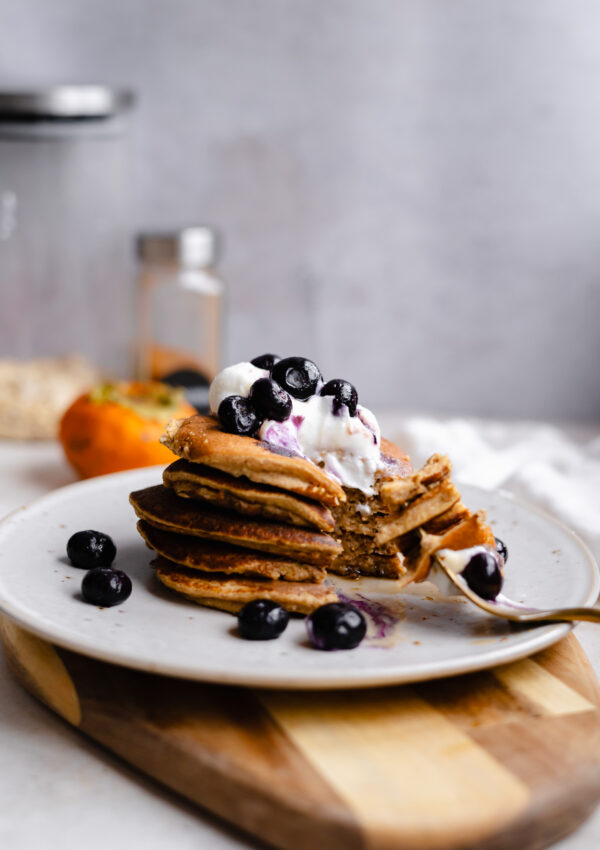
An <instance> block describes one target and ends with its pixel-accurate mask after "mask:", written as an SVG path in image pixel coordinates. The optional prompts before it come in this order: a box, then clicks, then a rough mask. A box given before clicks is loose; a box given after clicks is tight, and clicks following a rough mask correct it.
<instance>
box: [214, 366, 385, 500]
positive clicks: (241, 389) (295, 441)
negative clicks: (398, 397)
mask: <svg viewBox="0 0 600 850" xmlns="http://www.w3.org/2000/svg"><path fill="white" fill-rule="evenodd" d="M267 377H269V372H268V371H267V370H265V369H259V368H257V367H256V366H253V365H252V364H251V363H246V362H242V363H236V364H235V365H233V366H228V367H227V368H226V369H223V371H222V372H220V373H219V374H218V375H217V376H216V378H215V379H214V381H213V382H212V384H211V386H210V393H209V401H210V409H211V413H213V414H215V415H216V414H217V412H218V409H219V405H220V403H221V402H222V401H223V399H224V398H227V396H230V395H241V396H248V395H249V394H250V389H251V387H252V384H253V383H254V382H255V381H257V380H258V379H259V378H267ZM256 436H257V437H258V438H259V439H260V440H264V441H265V442H267V443H269V444H271V445H273V446H278V447H279V448H282V449H285V450H287V451H290V452H293V453H294V454H298V455H300V456H301V457H304V458H307V459H308V460H311V461H312V462H313V463H316V464H318V465H320V466H322V467H323V468H324V469H325V471H326V472H328V473H329V475H331V476H332V477H333V478H335V479H336V480H337V481H339V482H340V483H341V484H343V485H345V486H346V487H354V488H356V489H357V490H362V492H363V493H365V494H367V495H372V494H373V493H374V492H375V490H374V486H373V484H374V480H375V473H376V472H377V470H378V469H381V468H382V466H383V462H382V457H381V433H380V430H379V425H378V423H377V420H376V418H375V416H374V415H373V414H372V413H371V411H370V410H368V409H367V408H366V407H363V406H362V405H360V404H359V405H358V406H357V409H356V416H350V413H349V411H348V408H347V407H346V406H345V405H342V406H341V407H340V409H339V411H338V412H337V413H334V412H333V399H332V397H331V396H321V395H313V396H311V397H310V398H308V399H307V400H306V401H300V400H299V399H297V398H292V412H291V414H290V416H289V418H288V419H286V420H285V421H284V422H276V421H275V420H273V419H265V420H264V422H263V423H262V425H261V426H260V428H259V430H258V432H257V434H256Z"/></svg>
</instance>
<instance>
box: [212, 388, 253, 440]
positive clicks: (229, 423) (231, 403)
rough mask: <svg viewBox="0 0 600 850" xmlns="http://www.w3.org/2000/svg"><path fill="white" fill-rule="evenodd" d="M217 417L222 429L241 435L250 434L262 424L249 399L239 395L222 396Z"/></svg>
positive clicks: (246, 435)
mask: <svg viewBox="0 0 600 850" xmlns="http://www.w3.org/2000/svg"><path fill="white" fill-rule="evenodd" d="M218 417H219V422H220V423H221V428H222V429H223V430H224V431H228V432H229V433H230V434H240V435H241V436H243V437H248V436H252V434H254V433H256V431H258V429H259V428H260V426H261V424H262V422H261V420H260V419H259V416H258V413H257V412H256V410H255V409H254V405H253V404H252V402H251V401H250V399H247V398H244V397H243V396H241V395H228V396H227V398H224V399H223V401H222V402H221V404H220V405H219V410H218Z"/></svg>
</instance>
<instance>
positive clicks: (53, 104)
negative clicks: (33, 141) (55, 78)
mask: <svg viewBox="0 0 600 850" xmlns="http://www.w3.org/2000/svg"><path fill="white" fill-rule="evenodd" d="M134 103H135V95H134V93H133V92H132V91H130V90H127V89H112V88H109V87H107V86H54V87H52V88H47V89H28V90H22V91H18V90H14V91H0V120H10V121H19V120H21V121H22V120H36V119H37V120H42V119H47V120H61V119H63V120H65V119H70V120H73V119H79V118H110V117H111V116H113V115H117V114H119V113H122V112H125V111H126V110H128V109H130V108H131V107H132V106H133V104H134Z"/></svg>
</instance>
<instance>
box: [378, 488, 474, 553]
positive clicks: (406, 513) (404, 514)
mask: <svg viewBox="0 0 600 850" xmlns="http://www.w3.org/2000/svg"><path fill="white" fill-rule="evenodd" d="M459 500H460V493H459V492H458V490H457V489H456V487H455V486H454V484H453V483H452V482H451V481H450V480H443V481H441V482H440V484H438V485H437V486H436V487H435V488H432V489H431V490H428V491H426V492H425V493H423V495H422V496H419V497H418V498H416V499H414V500H413V501H411V502H408V503H407V504H406V505H405V506H404V507H402V508H401V510H400V511H399V512H398V513H396V514H391V515H390V516H389V517H388V518H387V519H385V520H382V522H381V523H380V527H379V531H378V532H377V534H376V535H375V543H376V545H377V546H381V545H382V544H384V543H387V542H388V541H389V540H393V539H394V538H395V537H399V536H401V535H404V534H407V533H408V532H409V531H412V530H413V529H414V528H418V527H419V526H421V525H424V524H425V523H427V522H429V520H431V519H434V518H435V517H436V516H439V515H440V514H443V513H445V511H447V510H449V509H450V508H451V507H452V505H454V504H456V503H457V502H458V501H459Z"/></svg>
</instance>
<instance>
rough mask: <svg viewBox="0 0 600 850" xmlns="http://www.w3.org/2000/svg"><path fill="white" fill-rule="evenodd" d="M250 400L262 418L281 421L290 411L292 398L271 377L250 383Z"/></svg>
mask: <svg viewBox="0 0 600 850" xmlns="http://www.w3.org/2000/svg"><path fill="white" fill-rule="evenodd" d="M250 401H251V402H252V404H253V405H254V409H255V410H256V412H257V413H258V415H259V416H260V417H261V418H262V419H274V420H275V421H276V422H283V421H284V420H285V419H287V418H288V417H289V415H290V413H291V412H292V399H291V398H290V395H289V393H286V391H285V390H282V389H281V387H280V386H279V384H276V383H275V381H273V380H271V378H259V379H258V381H255V382H254V383H253V384H252V388H251V390H250Z"/></svg>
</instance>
